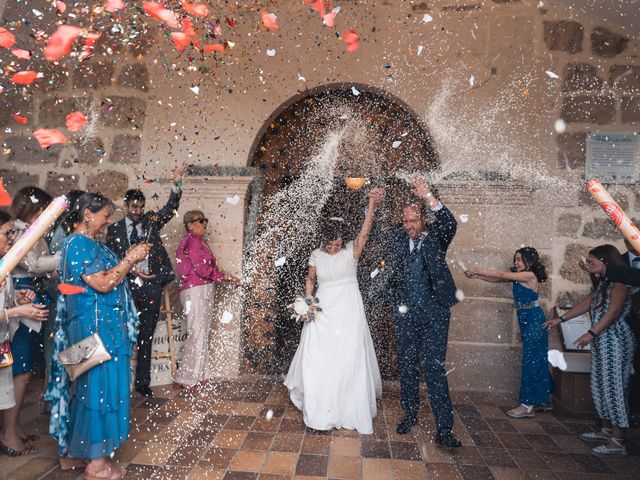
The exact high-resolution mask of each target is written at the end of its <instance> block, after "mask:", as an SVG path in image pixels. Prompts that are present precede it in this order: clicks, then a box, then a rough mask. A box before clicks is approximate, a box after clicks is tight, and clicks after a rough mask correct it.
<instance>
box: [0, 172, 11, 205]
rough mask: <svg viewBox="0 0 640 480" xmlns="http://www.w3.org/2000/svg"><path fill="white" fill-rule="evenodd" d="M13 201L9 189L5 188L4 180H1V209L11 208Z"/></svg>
mask: <svg viewBox="0 0 640 480" xmlns="http://www.w3.org/2000/svg"><path fill="white" fill-rule="evenodd" d="M12 201H13V200H11V195H9V192H7V189H6V188H4V180H3V179H2V178H0V207H10V206H11V203H12Z"/></svg>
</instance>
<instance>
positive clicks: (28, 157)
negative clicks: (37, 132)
mask: <svg viewBox="0 0 640 480" xmlns="http://www.w3.org/2000/svg"><path fill="white" fill-rule="evenodd" d="M2 149H3V158H4V159H5V160H6V161H8V162H12V163H15V164H17V165H38V164H41V163H56V162H57V161H58V158H59V157H60V152H62V149H63V146H62V145H59V144H58V145H52V146H50V147H49V148H42V147H41V146H40V144H39V143H38V142H37V141H36V139H35V138H33V137H32V136H14V137H8V138H7V139H6V140H5V141H4V143H3V144H2ZM5 150H6V151H7V153H6V156H5V154H4V151H5Z"/></svg>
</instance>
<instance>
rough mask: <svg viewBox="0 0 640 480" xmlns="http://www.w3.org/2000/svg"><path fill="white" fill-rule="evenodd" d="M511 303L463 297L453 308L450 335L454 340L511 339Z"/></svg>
mask: <svg viewBox="0 0 640 480" xmlns="http://www.w3.org/2000/svg"><path fill="white" fill-rule="evenodd" d="M513 321H514V316H513V308H512V304H511V303H506V302H496V301H491V300H474V299H468V300H464V301H463V302H461V303H460V304H458V305H457V306H456V308H454V309H453V310H452V318H451V327H450V331H449V339H450V340H451V341H457V342H473V343H507V344H509V343H512V341H513V335H512V332H513V328H512V326H513Z"/></svg>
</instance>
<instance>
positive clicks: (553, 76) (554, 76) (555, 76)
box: [544, 70, 560, 80]
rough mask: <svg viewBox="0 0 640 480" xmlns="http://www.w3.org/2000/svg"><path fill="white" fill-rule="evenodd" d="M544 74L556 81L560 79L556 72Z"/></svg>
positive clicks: (548, 71)
mask: <svg viewBox="0 0 640 480" xmlns="http://www.w3.org/2000/svg"><path fill="white" fill-rule="evenodd" d="M544 73H546V74H547V76H548V77H549V78H553V79H554V80H557V79H559V78H560V75H558V74H557V73H556V72H552V71H551V70H547V71H546V72H544Z"/></svg>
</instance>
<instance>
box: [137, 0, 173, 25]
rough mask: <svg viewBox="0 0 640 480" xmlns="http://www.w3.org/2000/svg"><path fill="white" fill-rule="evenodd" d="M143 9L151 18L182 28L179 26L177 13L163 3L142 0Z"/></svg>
mask: <svg viewBox="0 0 640 480" xmlns="http://www.w3.org/2000/svg"><path fill="white" fill-rule="evenodd" d="M142 9H143V10H144V11H145V13H146V14H147V15H149V16H150V17H151V18H155V19H156V20H159V21H161V22H164V23H165V24H166V25H167V26H168V27H171V28H180V27H179V26H178V20H176V14H175V13H173V11H171V10H169V9H168V8H164V6H163V5H162V4H161V3H158V2H142Z"/></svg>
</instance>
